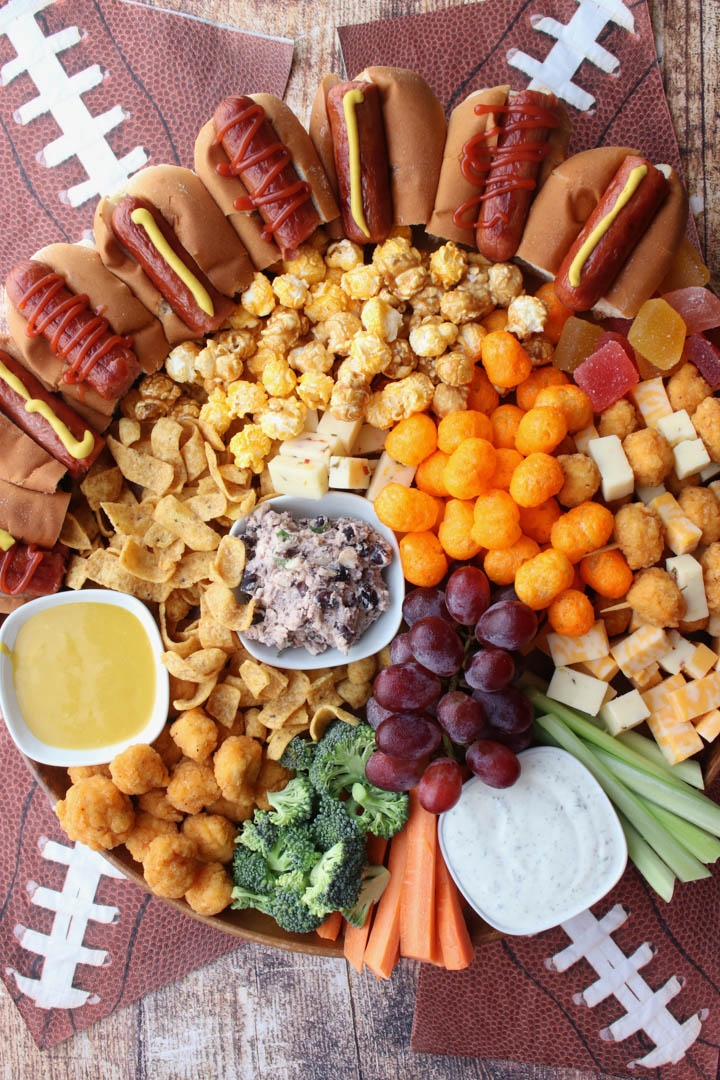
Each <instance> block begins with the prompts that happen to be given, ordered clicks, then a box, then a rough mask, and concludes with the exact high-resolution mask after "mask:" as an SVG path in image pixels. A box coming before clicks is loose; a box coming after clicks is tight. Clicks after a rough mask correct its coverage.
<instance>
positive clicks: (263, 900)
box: [231, 885, 272, 915]
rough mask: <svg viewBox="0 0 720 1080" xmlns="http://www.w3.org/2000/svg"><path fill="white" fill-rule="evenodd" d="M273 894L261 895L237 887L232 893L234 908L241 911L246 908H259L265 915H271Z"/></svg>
mask: <svg viewBox="0 0 720 1080" xmlns="http://www.w3.org/2000/svg"><path fill="white" fill-rule="evenodd" d="M270 897H271V894H261V893H254V892H251V891H250V890H249V889H243V888H242V886H240V885H236V886H235V888H234V889H233V891H232V898H233V902H232V905H231V906H232V907H234V908H238V909H240V910H242V909H244V908H249V907H251V908H257V910H258V911H262V912H263V913H264V914H265V915H271V914H272V911H271V906H272V905H271V898H270Z"/></svg>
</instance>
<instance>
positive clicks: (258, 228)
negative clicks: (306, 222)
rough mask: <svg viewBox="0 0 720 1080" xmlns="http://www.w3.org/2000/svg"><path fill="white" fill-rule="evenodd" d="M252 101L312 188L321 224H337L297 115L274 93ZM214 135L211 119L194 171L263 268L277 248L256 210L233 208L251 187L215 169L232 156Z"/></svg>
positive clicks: (200, 139)
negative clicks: (266, 235) (270, 239)
mask: <svg viewBox="0 0 720 1080" xmlns="http://www.w3.org/2000/svg"><path fill="white" fill-rule="evenodd" d="M248 97H250V98H252V100H253V101H255V102H256V103H257V104H258V105H260V106H262V108H263V109H264V110H265V115H266V117H267V119H268V120H269V121H270V123H271V125H272V127H273V128H274V130H275V134H276V135H277V137H278V140H279V141H280V142H281V143H284V144H285V146H286V147H287V148H288V150H289V151H290V154H291V155H292V163H293V165H294V167H295V171H296V172H297V174H298V176H299V177H300V179H301V180H306V181H307V182H308V183H309V184H310V187H311V188H312V201H313V204H314V206H315V209H316V210H317V212H318V214H319V216H320V220H321V221H323V222H331V221H334V220H335V219H336V218H337V217H338V216H339V214H340V211H339V209H338V205H337V202H336V201H335V194H334V191H333V187H332V184H331V182H330V180H329V178H328V176H327V173H326V170H325V168H324V163H323V162H322V161H321V160H320V158H319V156H318V154H317V151H316V149H315V147H314V146H313V143H312V141H311V139H310V136H309V135H308V133H307V132H306V130H305V128H304V127H303V126H302V124H301V123H300V121H299V120H298V118H297V117H296V116H295V113H294V112H293V111H292V110H291V109H289V108H288V106H287V105H285V103H284V102H283V101H281V100H280V98H278V97H275V96H274V95H273V94H249V95H248ZM215 137H216V128H215V122H214V120H209V121H208V122H207V124H205V126H204V127H203V128H201V129H200V132H199V134H198V137H197V139H196V140H195V170H196V172H197V174H198V176H199V177H200V179H201V180H202V181H203V183H204V184H205V187H206V188H207V189H208V191H209V192H210V194H211V195H212V197H213V199H214V200H215V202H216V203H217V204H218V206H219V207H220V209H221V210H222V212H223V213H224V214H225V216H226V217H227V218H228V219H229V221H230V223H231V224H232V226H233V228H234V229H235V231H236V232H237V234H238V236H239V237H240V239H241V240H242V242H243V244H244V245H245V247H246V248H247V250H248V252H249V253H250V258H251V259H252V261H253V263H254V265H255V267H256V268H257V269H258V270H264V269H265V268H266V267H268V266H271V265H272V264H273V263H275V262H277V261H278V259H279V258H280V252H279V250H278V248H277V245H276V244H274V243H272V242H269V241H267V240H263V238H262V235H261V233H262V229H263V224H264V223H263V220H262V218H261V217H260V214H259V213H257V211H254V210H252V211H247V210H236V209H235V200H236V199H238V198H243V197H245V196H246V195H247V193H248V192H247V188H246V187H245V185H244V184H243V182H242V180H241V179H240V178H239V177H237V176H222V175H221V174H220V173H219V172H218V170H217V166H218V165H222V164H225V165H227V163H228V157H227V154H226V153H225V151H224V149H223V147H222V146H220V145H216V143H215Z"/></svg>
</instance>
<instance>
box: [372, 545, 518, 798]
mask: <svg viewBox="0 0 720 1080" xmlns="http://www.w3.org/2000/svg"><path fill="white" fill-rule="evenodd" d="M403 618H404V620H405V623H406V625H407V626H408V630H407V631H406V632H404V633H401V634H398V636H397V637H396V638H395V640H394V641H393V643H392V645H391V646H390V658H391V660H392V664H391V665H390V667H387V668H384V669H383V670H382V671H381V672H380V673H379V674H378V675H377V677H376V679H375V682H374V685H373V696H372V697H371V698H370V700H369V701H368V703H367V720H368V723H369V724H371V725H372V726H373V728H374V729H375V742H376V745H377V750H375V751H374V752H373V754H372V755H371V756H370V758H369V760H368V762H367V767H366V774H367V778H368V780H370V781H371V783H373V784H375V785H376V786H377V787H380V788H384V789H385V790H387V791H408V790H409V789H410V788H412V787H415V785H416V784H418V785H419V788H418V797H419V799H420V802H421V804H422V806H424V807H425V809H426V810H429V811H430V812H431V813H433V814H440V813H442V812H443V811H444V810H449V809H450V807H452V806H454V805H455V803H456V802H457V801H458V799H459V798H460V792H461V789H462V784H463V780H464V779H465V778H466V777H467V776H468V775H469V773H468V770H470V772H473V773H474V774H475V775H476V776H479V777H480V779H481V780H483V781H484V782H485V783H486V784H489V785H491V786H492V787H499V788H500V787H509V786H510V785H511V784H514V783H515V781H516V780H517V778H518V776H519V775H520V762H519V761H518V758H517V753H518V752H519V751H520V750H525V749H526V748H527V747H528V746H529V745H530V742H531V740H532V727H531V725H532V719H533V709H532V705H531V704H530V701H529V700H528V698H527V697H526V696H525V694H523V693H522V692H521V691H520V690H518V689H517V688H516V687H514V686H513V685H512V683H513V681H514V680H515V679H516V678H517V677H518V676H519V675H520V673H521V669H522V656H521V655H520V654H518V653H517V651H516V650H518V649H522V648H523V647H524V646H525V645H528V644H529V643H530V642H531V641H532V640H533V638H534V637H535V635H536V633H537V627H538V624H537V616H536V614H535V612H534V611H532V609H531V608H529V607H527V606H526V605H525V604H522V603H521V602H520V601H519V600H518V599H517V596H516V595H515V592H514V590H513V589H512V587H510V588H505V589H499V590H497V592H496V593H495V595H494V596H492V595H491V591H490V584H489V582H488V579H487V577H486V576H485V574H484V573H483V571H482V570H480V569H478V568H477V567H475V566H461V567H460V568H459V569H457V570H455V571H454V572H453V573H452V574H451V575H450V577H449V578H448V580H447V583H446V586H445V591H444V592H443V591H442V590H441V589H430V588H420V589H414V590H413V591H412V592H411V593H408V595H407V596H406V597H405V602H404V604H403ZM438 752H439V753H440V754H442V756H436V755H437V754H438Z"/></svg>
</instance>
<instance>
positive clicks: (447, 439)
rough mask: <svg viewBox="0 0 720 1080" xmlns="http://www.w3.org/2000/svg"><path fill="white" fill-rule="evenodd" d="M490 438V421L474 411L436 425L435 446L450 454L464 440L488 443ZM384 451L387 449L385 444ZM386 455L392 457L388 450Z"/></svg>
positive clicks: (452, 414)
mask: <svg viewBox="0 0 720 1080" xmlns="http://www.w3.org/2000/svg"><path fill="white" fill-rule="evenodd" d="M410 419H412V417H410ZM431 423H432V421H431ZM399 426H400V425H399V424H398V427H399ZM390 434H392V432H391V433H390ZM492 438H493V426H492V424H491V423H490V419H489V418H488V417H487V416H486V415H485V413H482V412H478V411H477V410H476V409H465V410H464V411H462V412H455V413H450V414H449V415H448V416H444V417H443V418H442V420H441V421H440V423H439V424H438V429H437V444H438V447H439V449H440V450H442V452H443V454H452V452H453V450H457V448H458V446H459V445H460V443H461V442H462V441H463V440H464V439H487V440H488V442H492ZM385 449H386V450H387V449H388V447H387V442H386V443H385ZM431 452H432V451H431ZM388 453H389V454H390V456H391V457H392V451H390V450H388Z"/></svg>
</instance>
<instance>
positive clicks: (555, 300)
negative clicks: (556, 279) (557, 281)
mask: <svg viewBox="0 0 720 1080" xmlns="http://www.w3.org/2000/svg"><path fill="white" fill-rule="evenodd" d="M535 295H536V296H537V298H538V299H539V300H542V302H543V304H544V305H545V307H546V308H547V322H546V323H545V329H544V330H543V333H544V334H545V337H546V338H549V340H550V341H551V342H552V343H553V345H557V343H558V341H559V340H560V335H561V334H562V328H563V326H564V325H565V323H566V322H567V321H568V319H569V318H570V316H571V315H572V311H571V310H570V308H566V307H565V305H564V304H563V302H562V300H560V299H559V297H558V296H557V294H556V292H555V286H554V284H553V283H552V281H546V282H545V284H544V285H541V286H540V288H539V289H538V290H537V292H536V293H535Z"/></svg>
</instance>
